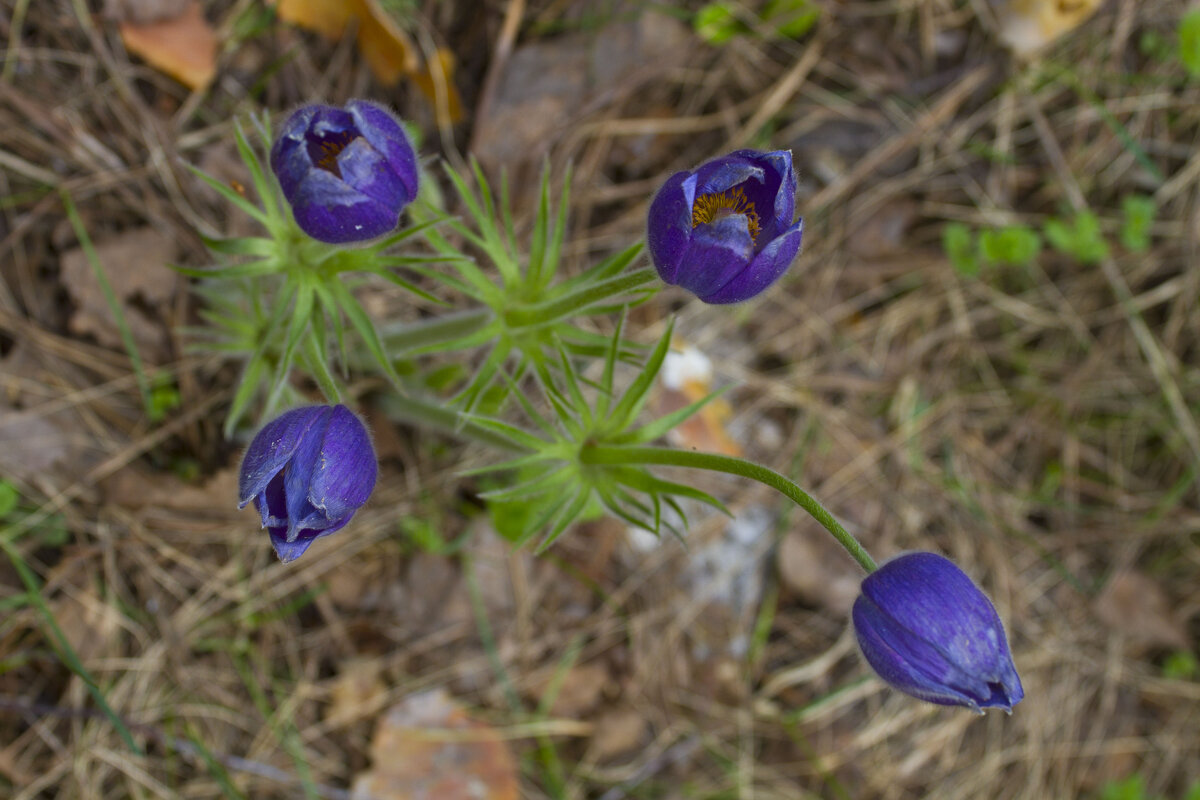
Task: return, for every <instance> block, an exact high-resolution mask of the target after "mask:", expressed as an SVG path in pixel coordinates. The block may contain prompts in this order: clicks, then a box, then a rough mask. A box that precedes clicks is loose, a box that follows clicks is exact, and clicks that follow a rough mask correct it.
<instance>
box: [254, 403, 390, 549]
mask: <svg viewBox="0 0 1200 800" xmlns="http://www.w3.org/2000/svg"><path fill="white" fill-rule="evenodd" d="M375 475H376V466H375V450H374V449H373V448H372V447H371V439H370V437H369V436H368V435H367V429H366V428H365V427H364V426H363V424H362V422H361V421H360V420H359V419H358V417H356V416H354V414H353V413H351V411H350V409H348V408H346V407H345V406H342V405H337V406H309V407H307V408H297V409H294V410H292V411H288V412H286V413H284V414H281V415H280V416H278V417H276V418H275V419H274V420H272V421H271V422H268V423H267V424H266V425H265V426H263V429H262V430H260V431H259V432H258V434H257V435H256V436H255V437H254V440H253V441H252V442H250V447H249V448H248V449H247V450H246V456H245V458H244V459H243V460H242V470H241V474H240V476H239V478H238V508H244V507H245V506H246V504H247V503H249V502H250V501H251V500H253V501H254V507H255V508H257V509H258V513H259V515H260V516H261V517H262V524H263V527H264V528H266V529H267V532H268V533H269V534H270V536H271V545H272V546H273V547H274V548H275V552H276V553H277V554H278V555H279V558H280V560H282V561H283V562H284V563H287V562H288V561H294V560H295V559H297V558H299V557H300V556H301V555H303V554H304V551H305V550H307V549H308V546H309V545H311V544H312V543H313V542H314V541H316V540H317V539H320V538H321V537H322V536H328V535H329V534H331V533H333V532H335V531H338V530H341V529H342V528H343V527H344V526H345V525H346V523H348V522H349V521H350V518H351V517H353V516H354V512H355V511H357V510H358V509H359V508H360V507H361V506H362V505H363V503H365V502H367V498H368V497H370V496H371V490H372V489H374V488H375Z"/></svg>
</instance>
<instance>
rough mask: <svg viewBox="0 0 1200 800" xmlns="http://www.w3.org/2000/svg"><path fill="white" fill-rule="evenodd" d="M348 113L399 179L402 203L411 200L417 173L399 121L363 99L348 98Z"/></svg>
mask: <svg viewBox="0 0 1200 800" xmlns="http://www.w3.org/2000/svg"><path fill="white" fill-rule="evenodd" d="M346 108H347V110H349V112H350V114H351V116H353V117H354V121H355V123H356V124H357V125H358V129H359V131H361V132H362V135H363V137H364V138H365V139H366V140H367V141H368V142H370V143H371V146H372V147H374V148H375V149H376V150H377V151H379V153H380V154H382V155H383V157H384V158H385V159H386V160H387V162H388V165H389V166H390V167H391V170H392V172H394V173H395V175H396V177H397V178H399V179H400V181H401V183H403V184H404V187H405V189H406V191H407V197H406V199H405V200H404V202H403V205H407V204H408V203H410V202H412V200H413V199H414V198H416V196H417V189H418V188H419V186H418V175H419V171H418V169H417V156H416V153H414V152H413V148H412V144H410V143H409V140H408V134H407V133H406V132H405V130H404V126H403V125H401V124H400V122H399V120H397V119H396V118H395V117H393V116H392V115H391V114H389V113H388V112H387V111H386V110H384V109H383V108H381V107H380V106H378V105H376V104H375V103H369V102H366V101H364V100H351V101H350V102H349V103H347V104H346Z"/></svg>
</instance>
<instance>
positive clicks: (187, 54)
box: [120, 0, 217, 90]
mask: <svg viewBox="0 0 1200 800" xmlns="http://www.w3.org/2000/svg"><path fill="white" fill-rule="evenodd" d="M120 31H121V41H123V42H124V43H125V49H126V50H128V51H129V52H130V53H133V54H134V55H137V56H140V57H141V58H143V59H145V60H146V62H147V63H149V64H150V65H151V66H153V67H154V68H156V69H159V70H161V71H163V72H165V73H166V74H168V75H170V76H171V77H172V78H174V79H175V80H177V81H179V82H180V83H182V84H183V85H184V86H187V87H188V88H189V89H194V90H195V89H203V88H204V87H205V86H207V85H208V84H209V83H210V82H211V81H212V79H213V76H215V75H216V74H217V35H216V33H215V32H214V31H213V29H212V26H211V25H209V24H208V21H207V20H205V19H204V13H203V11H201V9H200V4H199V3H198V2H195V0H193V2H190V3H188V4H187V6H186V7H185V8H184V11H183V13H182V14H180V15H179V16H177V17H174V18H172V19H165V20H160V21H157V22H148V23H138V22H132V21H131V22H122V23H121V25H120Z"/></svg>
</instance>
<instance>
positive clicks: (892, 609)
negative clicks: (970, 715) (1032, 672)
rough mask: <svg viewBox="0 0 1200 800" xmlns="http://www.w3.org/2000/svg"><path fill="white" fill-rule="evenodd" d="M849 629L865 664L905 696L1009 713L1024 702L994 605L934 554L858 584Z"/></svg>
mask: <svg viewBox="0 0 1200 800" xmlns="http://www.w3.org/2000/svg"><path fill="white" fill-rule="evenodd" d="M853 618H854V628H855V633H856V634H857V636H858V640H859V646H860V647H861V648H862V651H863V655H864V656H865V657H866V659H867V662H868V663H869V664H870V665H871V667H872V668H873V669H874V670H875V671H876V672H877V673H878V674H879V676H880V677H881V678H883V680H884V681H886V682H887V683H889V684H890V685H892V686H893V687H894V688H896V689H899V690H900V691H902V692H905V693H907V694H910V695H912V696H914V697H917V698H919V699H922V700H928V701H929V702H933V703H939V704H942V705H963V706H967V707H969V708H972V709H975V710H976V711H979V710H981V709H983V708H1003V709H1005V710H1011V709H1012V707H1013V706H1014V705H1016V704H1017V703H1018V702H1020V700H1021V699H1022V698H1023V697H1024V696H1025V692H1024V689H1023V687H1022V686H1021V679H1020V677H1019V676H1018V675H1017V671H1016V667H1014V666H1013V662H1012V655H1011V653H1010V652H1009V649H1008V641H1007V639H1006V638H1005V635H1004V627H1003V625H1002V624H1001V622H1000V617H999V615H998V614H997V613H996V609H995V608H994V607H993V606H992V604H991V601H989V600H988V599H987V597H986V596H985V595H984V594H983V592H982V591H980V590H979V588H978V587H977V586H975V584H974V583H973V582H972V581H971V579H970V578H969V577H967V575H966V573H964V572H963V571H962V570H961V569H959V568H958V567H957V566H955V565H954V563H953V562H951V561H950V560H949V559H947V558H945V557H943V556H940V555H937V554H936V553H906V554H904V555H901V556H898V557H897V558H895V559H893V560H891V561H889V562H887V563H885V564H883V565H881V566H880V567H879V569H878V570H876V571H875V572H873V573H871V574H870V575H868V576H867V577H866V578H865V579H864V580H863V586H862V594H861V595H860V596H859V598H858V600H856V601H855V604H854V611H853Z"/></svg>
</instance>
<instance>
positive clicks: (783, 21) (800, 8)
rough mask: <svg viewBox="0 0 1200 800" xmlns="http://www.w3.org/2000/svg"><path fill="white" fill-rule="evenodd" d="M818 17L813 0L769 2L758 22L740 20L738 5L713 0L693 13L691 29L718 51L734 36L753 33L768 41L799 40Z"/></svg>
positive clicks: (773, 0)
mask: <svg viewBox="0 0 1200 800" xmlns="http://www.w3.org/2000/svg"><path fill="white" fill-rule="evenodd" d="M820 17H821V9H820V8H818V7H817V6H816V5H814V4H813V2H812V0H771V2H769V3H767V5H766V6H765V7H764V8H763V10H762V12H761V14H760V15H759V16H758V19H757V20H755V19H754V18H753V16H749V17H748V18H746V19H743V18H740V17H739V14H738V4H737V3H733V2H730V0H716V2H712V3H708V4H706V5H705V6H703V7H702V8H701V9H700V10H699V11H697V12H696V15H695V16H694V17H693V18H692V27H693V28H694V29H695V31H696V34H697V35H698V36H699V37H700V38H701V39H703V40H704V41H706V42H708V43H709V44H711V45H715V46H718V47H719V46H721V45H723V44H725V43H726V42H728V41H730V40H731V39H733V38H734V37H735V36H740V35H744V34H754V33H755V32H760V33H762V34H763V35H764V36H767V37H770V38H775V37H778V38H782V39H799V38H801V37H803V36H804V35H805V34H806V33H808V32H809V31H811V30H812V29H813V26H814V25H816V24H817V20H818V19H820ZM747 23H750V24H747Z"/></svg>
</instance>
